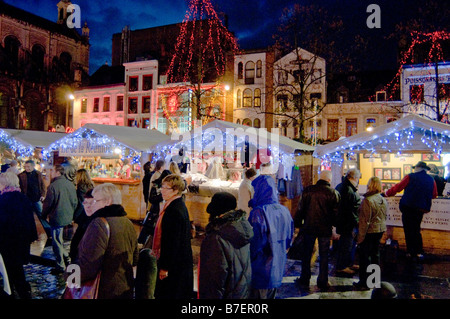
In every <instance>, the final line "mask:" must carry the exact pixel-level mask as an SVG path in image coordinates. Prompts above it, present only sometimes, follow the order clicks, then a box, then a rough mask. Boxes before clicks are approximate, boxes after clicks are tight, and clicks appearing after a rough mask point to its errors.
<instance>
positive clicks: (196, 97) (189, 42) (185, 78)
mask: <svg viewBox="0 0 450 319" xmlns="http://www.w3.org/2000/svg"><path fill="white" fill-rule="evenodd" d="M237 52H238V45H237V42H236V39H235V37H234V36H233V35H232V34H231V33H230V32H229V31H228V30H227V28H226V27H225V26H224V25H223V24H222V22H221V20H220V19H219V16H218V15H217V13H216V11H215V10H214V7H213V5H212V4H211V1H210V0H190V2H189V8H188V11H187V12H186V15H185V18H184V20H183V23H182V25H181V29H180V34H179V36H178V38H177V44H176V46H175V52H174V55H173V57H172V60H171V63H170V66H169V69H168V71H167V80H168V82H169V83H183V85H185V86H186V90H191V91H192V100H191V101H192V102H191V105H190V108H191V114H192V120H193V121H194V122H195V121H196V120H199V119H201V118H202V116H204V115H207V114H206V113H205V114H203V113H202V112H203V110H202V108H201V106H202V98H203V95H204V93H205V88H204V86H203V84H204V83H211V82H217V81H218V80H219V78H220V77H221V76H223V75H224V74H225V65H226V62H227V55H228V53H231V54H232V55H234V54H235V53H237Z"/></svg>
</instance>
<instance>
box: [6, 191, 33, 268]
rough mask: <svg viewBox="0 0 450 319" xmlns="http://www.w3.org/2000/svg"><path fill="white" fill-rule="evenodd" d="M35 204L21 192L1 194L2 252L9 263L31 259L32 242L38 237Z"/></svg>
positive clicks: (21, 263) (25, 262) (16, 263)
mask: <svg viewBox="0 0 450 319" xmlns="http://www.w3.org/2000/svg"><path fill="white" fill-rule="evenodd" d="M37 238H38V237H37V231H36V223H35V222H34V215H33V206H32V204H31V201H30V200H29V199H28V197H27V196H26V195H25V194H23V193H21V192H19V191H16V192H6V193H4V194H2V195H0V253H1V254H2V256H3V259H4V260H5V263H7V264H14V265H25V264H27V263H28V262H29V259H30V244H31V243H32V242H33V241H35V240H36V239H37Z"/></svg>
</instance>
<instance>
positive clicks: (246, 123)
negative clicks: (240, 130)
mask: <svg viewBox="0 0 450 319" xmlns="http://www.w3.org/2000/svg"><path fill="white" fill-rule="evenodd" d="M242 125H246V126H250V127H251V126H252V120H250V119H243V120H242Z"/></svg>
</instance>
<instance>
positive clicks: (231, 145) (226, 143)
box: [154, 129, 301, 170]
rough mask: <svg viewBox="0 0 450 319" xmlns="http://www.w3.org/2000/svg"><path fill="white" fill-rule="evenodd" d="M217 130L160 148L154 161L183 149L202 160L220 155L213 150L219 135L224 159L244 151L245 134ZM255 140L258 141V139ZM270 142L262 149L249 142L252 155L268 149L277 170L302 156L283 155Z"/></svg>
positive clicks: (203, 132) (204, 132) (268, 139)
mask: <svg viewBox="0 0 450 319" xmlns="http://www.w3.org/2000/svg"><path fill="white" fill-rule="evenodd" d="M217 130H219V129H217ZM217 130H207V131H202V133H201V134H196V133H195V132H194V136H193V137H191V138H190V139H188V140H187V141H181V142H179V143H176V144H172V145H163V146H160V147H158V150H156V151H155V153H154V154H155V157H154V160H158V159H166V158H167V156H170V155H172V156H173V155H177V154H178V151H179V150H180V149H182V148H183V149H185V150H187V152H188V153H190V154H191V156H193V157H196V156H198V157H200V158H203V153H204V152H205V153H209V152H210V151H212V150H214V151H215V152H216V154H218V151H220V150H216V149H211V148H212V147H211V145H214V142H215V139H216V136H217V135H220V136H221V142H223V144H222V146H223V147H222V151H223V158H224V159H225V158H227V153H229V152H235V151H238V150H239V149H241V150H242V148H243V146H244V144H245V142H246V135H245V134H242V136H239V135H238V136H236V135H235V134H228V133H227V132H220V133H218V131H217ZM255 139H257V137H256V138H255ZM269 141H270V138H269V137H268V138H267V145H264V146H262V147H261V145H259V146H256V145H254V144H253V143H252V142H251V141H249V146H250V148H252V151H251V153H253V154H256V151H257V149H268V150H269V151H270V153H271V154H272V157H273V160H272V164H273V165H274V168H275V170H276V169H277V168H278V165H279V163H281V164H283V165H286V163H287V162H292V161H295V156H298V155H301V154H299V153H296V154H287V153H283V152H282V151H281V150H280V148H279V147H278V146H276V145H271V144H269V143H268V142H269ZM207 150H209V151H207ZM195 151H199V154H194V152H195ZM289 158H290V160H289Z"/></svg>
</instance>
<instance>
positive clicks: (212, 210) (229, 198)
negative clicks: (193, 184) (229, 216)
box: [206, 192, 237, 221]
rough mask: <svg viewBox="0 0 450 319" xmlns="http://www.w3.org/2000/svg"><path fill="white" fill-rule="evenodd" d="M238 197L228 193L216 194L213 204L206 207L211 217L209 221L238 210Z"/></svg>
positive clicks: (212, 199)
mask: <svg viewBox="0 0 450 319" xmlns="http://www.w3.org/2000/svg"><path fill="white" fill-rule="evenodd" d="M236 206H237V201H236V197H234V196H233V195H232V194H230V193H227V192H219V193H215V194H214V195H213V197H212V198H211V202H210V203H209V204H208V206H207V207H206V212H207V213H208V214H209V215H210V217H209V220H210V221H211V220H212V219H214V218H216V217H218V216H220V215H222V214H223V213H226V212H228V211H230V210H232V209H236Z"/></svg>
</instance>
